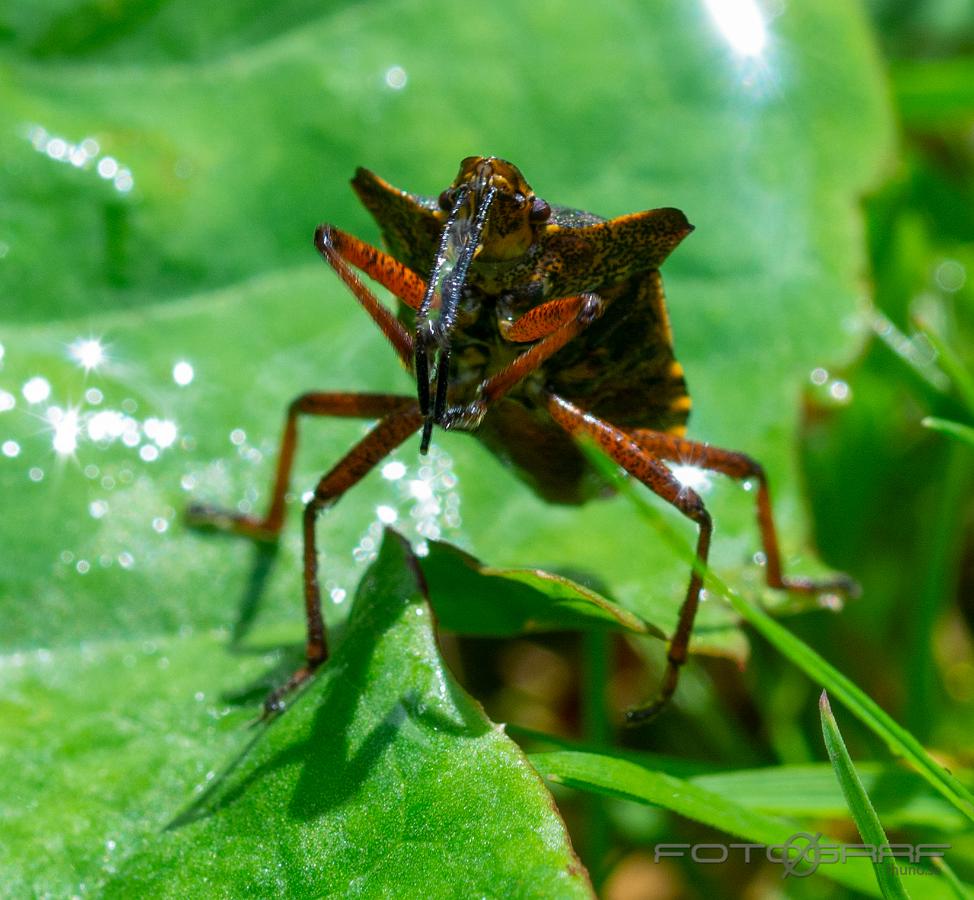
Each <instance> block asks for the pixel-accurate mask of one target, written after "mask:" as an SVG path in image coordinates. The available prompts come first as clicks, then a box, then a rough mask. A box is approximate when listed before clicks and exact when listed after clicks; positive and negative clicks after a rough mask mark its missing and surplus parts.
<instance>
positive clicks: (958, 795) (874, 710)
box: [585, 446, 974, 822]
mask: <svg viewBox="0 0 974 900" xmlns="http://www.w3.org/2000/svg"><path fill="white" fill-rule="evenodd" d="M585 450H586V453H587V455H588V457H589V459H590V461H591V462H592V464H593V465H594V466H596V467H597V468H598V470H599V472H600V473H601V474H602V476H603V477H604V478H606V479H607V480H608V481H609V482H610V483H612V484H613V485H614V486H615V487H616V489H617V490H619V491H620V492H621V493H623V494H624V495H625V496H626V497H628V498H629V500H630V501H631V502H632V504H633V506H634V507H635V509H636V511H637V512H638V513H639V514H640V516H641V517H642V518H643V519H644V520H645V521H646V522H648V523H649V524H650V525H651V526H652V527H653V528H654V529H655V530H656V531H657V532H658V533H659V534H660V535H661V536H662V537H663V538H664V539H665V540H666V541H667V542H668V543H669V544H670V545H671V546H672V547H673V548H674V549H675V550H676V552H678V553H679V554H680V555H681V556H683V557H684V558H685V559H687V561H688V563H689V564H690V565H693V566H695V567H696V566H699V563H697V561H696V559H695V557H694V554H693V550H692V549H691V548H690V547H689V546H688V545H687V544H686V542H685V541H683V540H682V539H681V538H680V536H679V535H678V534H676V533H675V532H674V531H673V529H672V528H671V527H670V526H669V524H668V523H667V522H666V520H665V519H664V518H663V516H662V515H661V514H660V513H659V512H658V511H657V510H655V509H654V508H653V507H652V506H650V505H649V503H647V502H646V500H645V499H644V498H642V497H640V496H639V494H638V493H637V492H636V490H635V487H634V485H633V483H632V482H631V481H630V480H629V479H627V478H625V477H624V476H623V475H622V474H621V473H620V470H619V468H618V467H617V466H616V465H615V463H613V462H612V461H611V460H610V459H608V458H607V457H605V456H604V455H603V454H602V453H600V452H599V451H598V450H597V449H595V448H594V447H590V446H586V447H585ZM706 582H707V587H708V589H709V590H711V591H712V592H714V593H716V594H720V595H721V596H722V597H724V598H725V599H726V600H727V601H728V603H730V605H731V606H732V607H733V609H734V611H735V612H736V613H737V614H738V615H739V616H740V617H741V618H742V619H744V621H746V622H747V623H748V624H750V625H752V626H753V627H754V629H755V630H756V631H757V632H758V633H760V634H761V635H762V637H764V638H765V639H766V640H767V641H768V642H769V643H771V644H772V645H773V646H774V647H775V648H776V649H777V650H778V651H779V652H780V653H781V654H782V655H783V656H786V657H787V658H788V659H790V660H791V661H792V662H793V663H794V664H795V665H796V666H798V668H800V669H801V670H802V671H803V672H804V673H805V674H806V675H808V676H809V677H810V678H811V679H812V680H813V681H815V682H816V683H818V684H820V685H821V686H822V687H823V688H826V689H828V690H829V691H830V692H831V693H832V694H833V696H835V697H837V698H838V699H839V700H841V701H842V703H843V704H845V706H846V708H847V709H849V711H850V712H851V713H852V714H853V715H854V716H856V718H858V719H859V720H860V721H861V722H862V723H863V724H864V725H866V727H867V728H869V729H870V730H871V731H872V732H873V733H875V734H876V735H878V736H879V737H880V738H882V740H883V741H884V742H885V743H886V745H887V746H888V747H889V748H890V750H891V751H892V752H893V753H895V754H898V755H901V756H903V757H904V758H905V759H906V760H908V761H909V762H910V764H911V765H912V766H914V767H915V768H916V770H917V771H918V772H919V773H920V775H922V776H923V778H924V779H926V780H927V781H928V782H929V783H930V784H931V785H932V786H933V787H934V788H936V790H937V791H939V792H940V793H941V794H943V795H944V796H945V797H946V798H947V799H948V800H949V801H950V802H951V803H952V804H953V805H954V806H955V807H956V808H957V809H959V810H960V811H961V812H962V813H963V814H964V815H965V816H967V817H968V818H969V819H970V820H971V821H972V822H974V795H972V794H971V792H970V791H968V790H967V789H966V788H965V787H964V786H963V785H962V784H960V782H958V781H957V779H956V778H954V776H953V775H951V774H950V773H949V772H948V771H947V770H946V769H944V768H943V766H941V765H940V764H939V763H937V762H936V761H935V760H934V759H933V758H932V757H931V756H930V754H929V753H927V751H926V750H925V749H924V748H923V745H922V744H921V743H920V742H919V741H918V740H917V739H916V738H915V737H914V736H913V735H912V734H910V732H908V731H907V730H906V729H905V728H903V727H902V726H901V725H899V724H897V723H896V722H895V721H894V720H893V718H892V717H891V716H890V715H888V714H887V713H886V712H885V711H884V710H883V709H882V708H881V707H880V706H879V704H877V703H876V701H875V700H873V699H872V698H871V697H869V696H868V695H867V694H866V693H865V692H863V691H862V690H861V689H860V688H859V687H857V686H856V685H855V684H854V683H853V682H852V681H851V680H850V679H849V678H847V677H846V676H845V675H843V674H842V673H841V672H839V671H838V670H837V669H836V668H834V667H833V666H832V665H830V664H829V663H828V662H826V661H825V660H824V659H823V658H822V657H821V656H819V655H818V653H816V652H815V651H814V650H812V648H811V647H809V646H808V645H807V644H805V643H804V642H803V641H801V640H799V639H798V638H796V637H795V636H794V635H793V634H792V633H791V632H790V631H788V629H787V628H785V627H784V626H782V625H781V624H780V623H778V622H777V621H775V620H774V619H773V618H772V617H771V616H769V615H768V614H767V613H766V612H764V611H763V610H761V609H759V608H758V607H756V606H752V605H751V604H750V603H748V602H747V601H746V600H744V598H743V597H741V596H740V595H738V594H737V593H736V592H735V591H733V590H731V588H730V587H729V586H728V585H727V584H725V583H724V582H723V581H722V580H721V579H720V578H719V577H718V576H717V575H716V574H715V573H714V572H713V571H712V570H709V569H708V570H706Z"/></svg>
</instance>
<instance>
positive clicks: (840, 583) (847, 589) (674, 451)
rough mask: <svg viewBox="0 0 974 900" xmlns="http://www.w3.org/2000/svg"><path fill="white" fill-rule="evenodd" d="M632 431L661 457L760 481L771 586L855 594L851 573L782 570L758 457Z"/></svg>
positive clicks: (759, 507) (758, 500)
mask: <svg viewBox="0 0 974 900" xmlns="http://www.w3.org/2000/svg"><path fill="white" fill-rule="evenodd" d="M629 434H630V435H631V436H632V438H633V440H635V441H636V443H637V444H639V446H640V447H642V448H644V449H645V450H647V451H648V452H649V453H652V454H653V455H654V456H657V457H659V458H661V459H667V460H670V461H672V462H678V463H682V464H685V465H690V466H696V467H698V468H701V469H709V470H710V471H713V472H720V473H721V474H723V475H727V476H729V477H731V478H735V479H737V480H746V479H754V480H755V481H756V482H757V485H758V491H757V498H756V505H757V518H758V529H759V531H760V534H761V545H762V546H763V547H764V555H765V557H766V568H765V579H766V580H767V583H768V585H769V586H770V587H773V588H778V589H780V590H786V591H800V592H802V593H819V592H825V591H837V592H839V593H842V594H846V595H849V594H854V593H855V592H856V591H857V590H858V585H857V584H856V582H855V581H854V580H853V579H851V578H850V577H849V576H848V575H836V576H834V577H831V578H824V579H812V578H803V577H796V576H786V575H785V574H784V573H783V571H782V566H781V551H780V550H779V546H778V534H777V530H776V528H775V524H774V514H773V512H772V509H771V493H770V490H769V488H768V478H767V475H766V474H765V472H764V467H763V466H762V465H761V464H760V463H759V462H757V460H754V459H751V457H750V456H747V455H746V454H744V453H737V452H735V451H733V450H724V449H722V448H720V447H712V446H711V445H710V444H703V443H700V442H698V441H688V440H686V439H685V438H681V437H677V436H675V435H672V434H664V433H663V432H659V431H650V430H647V429H642V428H640V429H632V430H630V431H629Z"/></svg>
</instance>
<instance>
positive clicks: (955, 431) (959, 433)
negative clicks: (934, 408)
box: [920, 416, 974, 447]
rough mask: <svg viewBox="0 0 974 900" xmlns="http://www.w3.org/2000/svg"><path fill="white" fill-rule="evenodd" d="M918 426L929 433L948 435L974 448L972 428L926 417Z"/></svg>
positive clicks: (958, 423) (973, 430) (948, 420)
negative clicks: (921, 426) (928, 430)
mask: <svg viewBox="0 0 974 900" xmlns="http://www.w3.org/2000/svg"><path fill="white" fill-rule="evenodd" d="M920 424H921V425H923V427H924V428H929V429H930V430H931V431H941V432H943V433H944V434H949V435H950V436H951V437H953V438H957V440H959V441H964V443H966V444H970V445H971V446H972V447H974V428H971V426H970V425H962V424H961V423H960V422H952V421H950V419H938V418H937V417H936V416H927V417H926V418H925V419H923V421H922V422H921V423H920Z"/></svg>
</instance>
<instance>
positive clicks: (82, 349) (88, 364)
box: [68, 338, 106, 372]
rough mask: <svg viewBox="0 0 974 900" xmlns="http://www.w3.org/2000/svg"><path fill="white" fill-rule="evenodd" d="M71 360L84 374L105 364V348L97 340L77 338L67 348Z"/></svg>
mask: <svg viewBox="0 0 974 900" xmlns="http://www.w3.org/2000/svg"><path fill="white" fill-rule="evenodd" d="M68 352H69V353H70V354H71V358H72V359H74V361H75V362H76V363H78V365H79V366H81V368H83V369H84V370H85V371H86V372H91V371H92V370H93V369H97V368H98V367H99V366H100V365H101V364H102V363H104V362H105V359H106V357H105V348H104V347H103V346H102V343H101V341H100V340H98V338H78V340H76V341H75V342H74V343H73V344H72V345H71V346H70V347H69V348H68Z"/></svg>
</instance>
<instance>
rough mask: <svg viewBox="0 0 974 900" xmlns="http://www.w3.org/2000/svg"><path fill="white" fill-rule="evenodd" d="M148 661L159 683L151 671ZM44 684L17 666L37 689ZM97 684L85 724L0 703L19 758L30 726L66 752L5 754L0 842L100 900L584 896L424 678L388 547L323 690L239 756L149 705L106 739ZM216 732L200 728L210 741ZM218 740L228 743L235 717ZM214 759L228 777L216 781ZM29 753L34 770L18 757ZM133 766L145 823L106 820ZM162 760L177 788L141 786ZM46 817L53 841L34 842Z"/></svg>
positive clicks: (536, 792)
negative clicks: (93, 712)
mask: <svg viewBox="0 0 974 900" xmlns="http://www.w3.org/2000/svg"><path fill="white" fill-rule="evenodd" d="M210 646H212V643H211V642H210ZM125 652H128V653H129V654H131V656H132V657H133V660H132V662H131V663H129V662H125V661H124V659H125V657H124V655H122V654H115V655H114V656H112V657H110V659H111V661H112V662H113V663H114V665H115V666H116V667H120V668H122V669H124V670H126V671H135V672H139V671H140V669H141V667H140V665H139V661H138V660H139V659H145V658H148V665H149V667H150V668H151V669H154V670H155V671H156V672H157V673H158V677H160V678H161V677H168V676H169V674H170V670H171V669H172V668H176V669H177V670H178V675H177V678H179V680H180V681H181V682H184V681H185V673H184V672H183V671H182V670H183V667H184V657H185V655H186V654H185V647H184V648H181V649H180V648H177V649H176V653H173V652H172V649H166V648H152V649H151V652H150V650H148V649H147V648H139V647H135V646H126V647H124V648H123V653H125ZM162 659H166V660H167V662H168V661H170V660H171V661H172V665H171V666H167V667H166V668H162V667H161V666H160V665H159V663H160V662H161V660H162ZM44 664H45V663H44V662H43V661H41V660H32V661H24V662H23V663H22V665H23V666H24V667H26V668H33V669H34V670H35V671H36V670H38V669H40V668H42V666H43V665H44ZM46 665H48V666H50V665H51V661H50V660H48V661H47V662H46ZM95 665H96V664H93V663H92V662H91V661H89V662H88V665H87V667H86V669H85V681H86V683H87V689H88V690H92V689H94V690H95V691H98V692H99V693H98V696H97V697H96V698H91V699H88V700H86V699H85V698H81V704H82V707H83V708H84V707H85V705H86V704H90V703H91V702H92V700H99V701H102V702H104V703H105V710H104V713H103V715H102V717H101V719H100V720H93V719H90V718H89V719H88V720H87V721H86V722H85V724H84V726H82V727H79V726H78V725H76V724H75V723H73V722H72V720H71V714H70V709H69V706H70V703H71V702H76V701H77V700H78V691H77V687H76V686H74V689H72V685H70V684H60V685H59V690H57V691H50V692H49V693H48V694H47V695H44V694H42V695H41V696H42V700H43V701H44V702H45V704H46V706H45V708H44V710H38V709H33V708H31V707H30V706H28V704H29V703H30V701H31V700H32V699H33V697H34V696H35V692H36V687H33V689H32V685H31V681H32V679H30V678H27V679H25V680H24V682H23V683H21V684H19V685H17V687H18V690H17V692H16V695H15V698H14V702H12V703H11V702H10V701H8V706H9V707H11V708H12V709H13V710H14V711H16V710H28V712H27V713H26V714H24V713H22V718H21V719H20V720H15V721H11V720H10V719H9V718H7V717H5V721H6V722H8V723H9V725H12V726H13V727H14V732H15V734H17V735H19V736H22V737H25V738H27V740H28V741H32V735H33V734H34V733H35V732H34V731H33V729H32V728H31V727H29V726H34V727H36V725H37V720H38V718H40V717H42V716H43V715H44V714H45V713H46V714H47V715H50V714H52V713H54V712H57V713H60V714H66V715H67V717H68V723H67V729H68V732H69V733H68V734H66V735H63V736H61V737H60V738H59V739H58V740H57V741H56V743H55V745H54V746H53V747H50V748H39V747H37V746H36V744H32V745H31V746H28V747H25V748H23V749H22V750H21V751H20V753H21V754H23V755H22V756H21V757H20V759H21V760H22V761H23V762H24V763H28V765H26V766H25V768H26V771H23V770H21V774H20V777H21V778H26V779H27V780H28V785H27V786H26V789H25V786H23V785H17V786H15V787H14V799H15V800H16V799H28V798H29V799H30V805H29V807H27V808H23V809H20V810H18V811H17V814H16V815H9V814H8V816H7V817H6V818H7V819H8V822H7V823H5V833H6V835H7V837H8V838H9V837H11V836H13V837H14V839H15V840H17V842H18V843H20V841H21V840H26V839H29V838H30V837H32V836H33V837H34V838H35V840H36V839H41V840H43V841H44V843H45V844H46V849H47V852H48V853H52V852H57V853H58V854H59V855H60V854H65V855H66V856H67V857H68V858H70V859H72V862H73V866H74V873H76V875H77V877H79V879H81V880H83V881H84V882H85V883H87V884H88V885H89V887H97V886H98V884H99V882H101V881H102V880H103V879H104V878H105V877H106V876H112V875H114V877H113V878H110V879H109V884H108V888H107V895H108V896H115V895H118V896H126V897H130V896H133V895H140V896H173V897H186V896H214V895H220V896H242V895H245V894H246V895H258V896H270V895H280V894H281V893H282V892H286V893H289V894H291V895H296V896H338V895H345V894H346V893H347V892H348V891H349V890H350V889H351V890H354V891H357V892H358V893H360V894H362V895H364V896H377V895H385V896H388V895H389V893H390V892H393V893H400V894H403V893H405V894H413V895H416V894H423V895H425V896H457V895H463V896H480V895H486V894H491V895H500V896H516V895H520V896H523V895H525V894H527V893H529V892H530V891H540V892H541V893H543V894H545V895H548V896H559V897H561V896H566V897H567V896H585V897H587V896H591V886H590V885H589V883H588V878H587V876H586V874H585V870H584V868H583V867H582V866H581V864H580V863H579V862H578V859H577V857H576V856H575V854H574V852H573V851H572V848H571V845H570V843H569V842H568V837H567V835H566V833H565V830H564V824H563V823H562V821H561V819H560V817H559V816H558V814H557V812H556V811H555V810H554V808H553V807H552V804H551V801H550V797H549V796H548V794H547V792H546V791H545V789H544V787H543V785H542V784H541V781H540V779H539V778H538V776H537V774H536V773H535V771H534V770H533V769H532V768H531V767H530V765H529V764H528V762H527V760H526V759H525V757H524V756H523V755H522V753H521V751H520V749H519V748H518V747H517V745H516V744H514V743H513V742H512V741H511V740H510V739H509V738H507V737H506V736H505V735H504V732H503V727H502V726H498V725H494V724H493V723H492V722H490V721H489V720H488V719H487V718H486V717H485V716H484V714H483V711H482V710H481V708H480V707H479V705H478V704H477V703H476V702H475V701H473V700H471V698H470V697H469V696H468V695H466V694H465V693H464V692H463V691H462V689H460V688H459V687H458V686H457V685H456V683H455V682H454V680H453V678H452V676H451V675H450V674H449V672H448V671H447V670H446V669H445V667H444V665H443V663H442V661H441V660H440V658H439V655H438V652H437V648H436V643H435V635H434V631H433V617H432V614H431V611H430V608H429V606H428V604H427V601H426V599H425V597H424V594H423V590H422V587H421V578H420V574H419V569H418V568H417V567H416V563H415V560H414V559H413V558H412V555H411V553H410V552H409V550H408V547H407V546H406V545H405V543H404V541H403V540H402V538H400V537H399V536H398V535H395V534H394V533H390V534H389V535H388V536H387V538H386V540H385V541H384V542H383V544H382V549H381V552H380V555H379V559H378V560H377V562H376V563H375V564H374V565H373V566H372V568H370V569H369V570H368V572H367V573H366V576H365V578H364V579H363V581H362V584H361V587H360V589H359V592H358V595H357V597H356V600H355V603H354V605H353V611H352V614H351V616H350V621H349V625H348V628H347V630H346V632H345V636H344V638H343V640H342V641H341V643H340V646H339V647H338V648H337V650H336V652H335V653H334V655H333V657H332V658H331V659H330V660H329V662H328V663H327V665H326V666H325V668H324V669H323V670H322V673H321V676H320V677H319V678H317V679H316V680H315V681H314V682H313V684H312V685H311V686H310V688H309V689H308V690H307V691H305V692H304V693H303V694H302V695H301V696H300V697H299V698H297V699H296V700H295V701H294V703H293V706H292V708H291V709H289V710H288V711H287V713H286V714H285V715H283V716H280V717H279V718H278V719H277V720H275V721H273V722H271V723H270V724H269V726H266V727H264V726H261V727H259V728H258V729H257V730H255V731H254V732H252V737H250V738H249V739H247V734H246V732H242V731H240V729H239V727H237V728H235V729H233V730H228V729H227V728H225V727H224V728H222V729H218V730H217V732H216V734H215V737H216V738H217V740H216V741H215V742H214V743H215V744H216V746H215V747H214V746H207V742H206V738H207V737H208V736H210V738H211V739H212V737H213V736H214V726H213V724H211V725H210V726H209V728H205V729H200V727H199V725H198V724H197V723H196V722H195V721H194V722H191V723H182V722H176V723H173V722H170V721H167V720H166V719H165V717H164V716H163V717H160V716H159V712H158V708H159V706H160V704H159V703H158V702H156V703H155V704H152V703H151V701H150V705H152V706H154V709H153V710H152V712H151V713H150V712H147V711H137V712H140V714H139V716H138V719H134V720H127V721H126V726H127V727H123V726H122V724H121V722H120V721H119V719H120V711H118V710H116V709H113V706H112V703H111V694H110V690H111V688H112V687H113V686H114V685H113V683H112V681H111V679H110V678H109V675H110V673H109V672H107V671H105V668H106V667H101V670H100V671H95V672H92V671H91V669H92V668H94V667H95ZM203 677H204V678H208V677H210V673H204V674H203ZM195 678H196V679H197V681H199V680H200V676H199V675H198V674H196V675H195ZM185 699H186V701H188V705H189V706H192V705H193V704H194V703H195V705H196V706H197V707H199V708H200V709H201V710H202V709H203V707H204V703H208V702H211V701H210V700H209V698H201V697H200V696H197V697H195V698H193V697H192V696H191V695H190V694H189V691H186V698H185ZM186 705H187V704H185V703H184V704H183V709H184V710H185V707H186ZM190 712H192V710H190ZM220 715H221V714H220V713H216V712H215V711H213V719H211V723H212V722H213V721H214V720H217V721H218V720H219V718H220ZM191 718H192V719H198V718H201V717H200V716H191ZM202 718H206V717H202ZM24 720H26V721H24ZM123 721H124V720H123ZM233 721H234V723H235V724H238V725H239V721H240V719H239V716H235V717H234V719H233ZM169 729H172V731H171V732H170V731H169ZM173 745H174V746H173ZM231 746H233V747H235V749H233V750H232V751H231V752H230V753H229V755H230V757H231V759H230V762H229V764H224V763H222V762H219V760H220V758H221V757H226V756H227V750H228V749H229V747H231ZM217 748H219V749H220V750H222V751H223V752H216V751H217ZM38 752H40V755H41V759H40V760H38V759H35V758H33V756H32V755H31V754H32V753H38ZM136 753H138V754H144V755H145V758H144V759H143V760H142V761H141V764H140V765H133V763H132V762H131V761H129V762H128V763H127V764H126V765H127V774H128V777H129V778H132V777H133V776H136V775H137V777H138V778H139V783H138V784H137V785H129V786H128V789H129V790H133V789H134V790H133V793H134V792H138V793H139V794H142V795H143V796H145V797H147V798H151V799H152V801H153V804H152V806H150V807H148V808H145V809H141V810H139V812H138V813H136V811H135V810H134V809H130V810H129V811H128V812H127V813H125V812H124V811H123V810H122V809H119V808H118V807H117V806H116V805H115V803H113V802H112V801H116V802H117V801H118V800H119V799H120V797H119V795H120V794H121V795H124V794H125V790H123V789H120V787H119V786H118V785H117V784H115V783H113V782H115V781H116V780H117V777H118V775H117V771H116V769H115V767H114V760H115V758H116V756H118V755H119V754H121V755H122V758H123V759H127V758H128V757H129V756H131V755H133V754H136ZM167 753H168V754H170V755H171V756H173V757H174V759H173V760H171V761H168V767H169V768H172V763H173V762H177V763H179V765H180V769H181V771H180V777H172V776H170V777H168V778H165V779H160V778H159V777H158V774H157V773H156V771H155V770H154V769H155V766H156V765H158V764H159V762H160V761H165V757H166V755H167ZM54 761H59V762H62V763H63V764H65V765H67V766H68V768H69V770H70V771H69V773H68V776H67V777H66V778H65V782H64V783H65V784H68V785H70V786H71V787H72V792H71V794H70V796H68V797H65V796H64V795H63V794H62V793H61V792H60V791H54V790H52V789H50V788H46V787H44V786H42V779H43V777H44V776H45V775H47V774H48V772H49V768H48V767H49V766H50V765H51V763H52V762H54ZM206 766H212V767H213V768H212V769H210V770H209V771H206V769H205V768H204V767H206ZM163 768H164V769H165V768H166V766H165V765H164V766H163ZM62 777H64V776H62ZM39 782H41V783H39ZM194 783H196V784H198V785H199V787H198V788H197V791H196V794H197V796H196V797H195V800H192V797H193V793H192V791H191V790H190V789H191V788H192V786H193V784H194ZM75 791H77V792H78V793H79V794H80V796H76V795H75ZM38 795H40V802H38ZM191 800H192V802H191ZM123 805H124V800H123ZM180 807H184V809H183V810H182V811H180ZM14 808H15V804H12V805H11V807H10V809H11V812H12V811H13V809H14ZM474 810H476V813H475V814H473V811H474ZM177 813H178V815H177ZM89 816H90V817H91V818H92V820H93V821H94V822H97V825H95V827H96V828H97V829H98V833H99V835H100V837H101V839H100V840H99V842H98V846H97V847H85V846H84V845H83V843H79V842H77V841H76V839H75V837H74V835H73V834H72V831H73V828H72V827H70V826H80V828H81V829H82V830H83V831H84V832H85V833H86V834H88V833H90V831H89V829H90V828H91V827H92V826H91V824H89V823H87V822H86V821H85V819H86V817H89ZM55 817H56V819H57V820H58V821H59V822H60V823H62V825H68V826H69V827H67V828H64V829H63V831H61V830H60V829H59V830H58V831H57V832H56V834H57V837H55V836H54V835H51V836H47V835H46V829H47V828H49V827H50V823H51V821H53V820H54V819H55ZM167 819H169V820H171V821H169V823H168V825H167ZM202 848H205V850H203V849H202ZM126 857H128V859H127V860H126V861H124V862H122V863H121V864H119V865H118V866H117V867H116V863H115V860H125V859H126ZM17 862H18V863H19V865H15V868H14V871H13V872H10V871H8V872H7V883H6V884H5V890H8V889H13V891H14V893H15V894H18V893H19V894H26V893H31V892H32V890H31V889H33V890H34V891H37V892H39V893H44V892H45V891H50V892H52V893H55V894H66V893H69V892H70V890H71V888H72V882H71V880H70V875H71V874H74V873H72V871H71V868H68V867H65V865H64V863H61V864H54V865H52V860H51V859H50V858H47V857H41V858H37V859H36V860H35V861H34V862H33V864H30V863H28V862H27V860H26V859H20V858H19V857H18V860H17ZM7 864H8V865H9V861H8V863H7ZM10 876H15V877H13V878H11V877H10ZM17 876H19V877H17Z"/></svg>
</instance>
